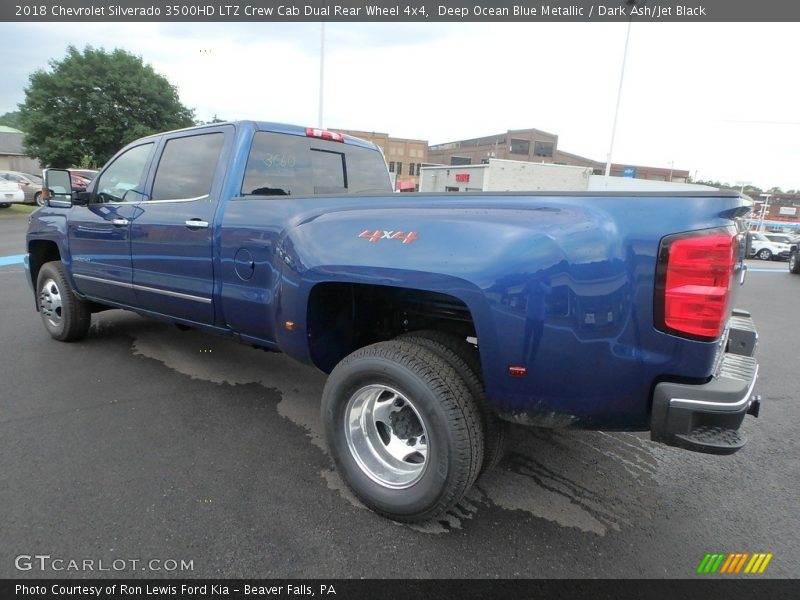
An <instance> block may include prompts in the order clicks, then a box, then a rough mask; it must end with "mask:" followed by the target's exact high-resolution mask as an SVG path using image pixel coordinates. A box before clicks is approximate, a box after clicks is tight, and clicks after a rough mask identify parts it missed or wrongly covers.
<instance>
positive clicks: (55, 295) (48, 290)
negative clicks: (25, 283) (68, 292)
mask: <svg viewBox="0 0 800 600" xmlns="http://www.w3.org/2000/svg"><path fill="white" fill-rule="evenodd" d="M62 309H63V304H62V301H61V291H60V290H59V289H58V284H56V282H55V281H53V280H52V279H46V280H45V282H44V284H43V285H42V289H41V290H40V291H39V310H40V311H41V313H42V315H43V316H44V317H45V318H46V319H47V320H48V321H49V322H50V324H51V325H52V326H53V327H59V326H60V325H61V318H62Z"/></svg>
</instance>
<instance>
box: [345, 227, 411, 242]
mask: <svg viewBox="0 0 800 600" xmlns="http://www.w3.org/2000/svg"><path fill="white" fill-rule="evenodd" d="M358 237H360V238H364V239H366V240H369V241H370V242H377V241H379V240H403V243H404V244H410V243H411V242H413V241H414V240H416V239H418V238H419V236H418V235H417V232H416V231H409V232H408V233H406V232H405V231H386V230H382V229H376V230H375V231H370V230H369V229H365V230H364V231H362V232H361V233H360V234H359V235H358Z"/></svg>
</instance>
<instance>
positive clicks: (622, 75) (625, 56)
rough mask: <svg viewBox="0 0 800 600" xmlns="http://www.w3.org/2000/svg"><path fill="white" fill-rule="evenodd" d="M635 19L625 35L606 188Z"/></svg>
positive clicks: (629, 22)
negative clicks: (629, 43) (632, 26)
mask: <svg viewBox="0 0 800 600" xmlns="http://www.w3.org/2000/svg"><path fill="white" fill-rule="evenodd" d="M632 22H633V19H630V18H629V19H628V29H627V31H626V33H625V49H624V50H623V51H622V68H621V69H620V72H619V87H618V88H617V105H616V107H615V108H614V122H613V124H612V125H611V144H609V147H608V155H607V156H606V175H605V187H608V177H609V175H610V174H611V155H612V154H613V153H614V138H615V137H616V135H617V118H618V117H619V104H620V100H621V99H622V84H623V83H624V81H625V63H627V62H628V42H629V41H630V39H631V23H632Z"/></svg>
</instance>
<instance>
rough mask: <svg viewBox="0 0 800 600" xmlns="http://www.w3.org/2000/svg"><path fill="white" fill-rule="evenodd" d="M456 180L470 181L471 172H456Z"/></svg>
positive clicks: (461, 181) (460, 181) (459, 181)
mask: <svg viewBox="0 0 800 600" xmlns="http://www.w3.org/2000/svg"><path fill="white" fill-rule="evenodd" d="M456 181H457V182H458V183H467V182H468V181H469V173H456Z"/></svg>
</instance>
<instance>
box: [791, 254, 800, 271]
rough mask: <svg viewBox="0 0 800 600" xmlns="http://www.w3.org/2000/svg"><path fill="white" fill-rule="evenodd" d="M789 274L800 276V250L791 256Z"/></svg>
mask: <svg viewBox="0 0 800 600" xmlns="http://www.w3.org/2000/svg"><path fill="white" fill-rule="evenodd" d="M789 273H794V274H795V275H800V250H798V251H797V252H792V253H791V254H790V255H789Z"/></svg>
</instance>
